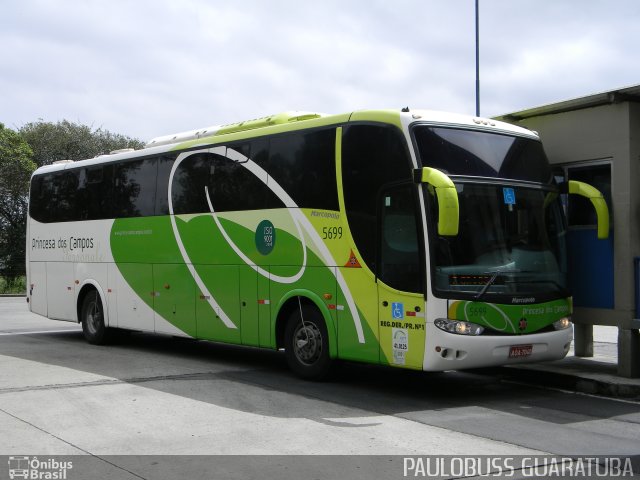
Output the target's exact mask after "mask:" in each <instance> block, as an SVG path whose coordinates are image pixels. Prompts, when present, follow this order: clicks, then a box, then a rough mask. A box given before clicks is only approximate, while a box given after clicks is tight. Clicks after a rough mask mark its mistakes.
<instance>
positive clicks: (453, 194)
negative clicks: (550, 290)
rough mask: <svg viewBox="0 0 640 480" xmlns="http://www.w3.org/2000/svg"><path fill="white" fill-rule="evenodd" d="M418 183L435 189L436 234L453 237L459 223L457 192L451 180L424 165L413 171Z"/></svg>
mask: <svg viewBox="0 0 640 480" xmlns="http://www.w3.org/2000/svg"><path fill="white" fill-rule="evenodd" d="M415 180H416V182H418V183H427V184H429V185H431V186H433V188H434V189H435V192H436V197H437V198H438V235H442V236H444V237H455V236H456V235H458V226H459V224H460V206H459V204H458V192H457V191H456V186H455V185H454V184H453V181H452V180H451V179H450V178H449V177H448V176H447V175H446V174H445V173H442V172H441V171H440V170H436V169H435V168H431V167H424V168H421V169H418V170H416V171H415Z"/></svg>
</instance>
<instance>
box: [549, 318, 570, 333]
mask: <svg viewBox="0 0 640 480" xmlns="http://www.w3.org/2000/svg"><path fill="white" fill-rule="evenodd" d="M570 326H571V317H562V318H561V319H560V320H558V321H557V322H553V328H555V329H556V330H565V329H567V328H569V327H570Z"/></svg>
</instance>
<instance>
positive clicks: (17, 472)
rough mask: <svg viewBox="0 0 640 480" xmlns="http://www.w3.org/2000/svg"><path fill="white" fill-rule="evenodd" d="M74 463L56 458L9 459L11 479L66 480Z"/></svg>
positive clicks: (16, 457)
mask: <svg viewBox="0 0 640 480" xmlns="http://www.w3.org/2000/svg"><path fill="white" fill-rule="evenodd" d="M72 468H73V462H63V461H60V460H56V459H54V458H47V459H46V460H39V459H38V457H18V456H13V457H9V478H10V479H11V480H13V479H14V478H24V479H34V480H65V479H67V478H68V477H67V472H68V470H71V469H72Z"/></svg>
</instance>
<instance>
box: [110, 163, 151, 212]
mask: <svg viewBox="0 0 640 480" xmlns="http://www.w3.org/2000/svg"><path fill="white" fill-rule="evenodd" d="M157 169H158V162H157V159H156V158H147V159H144V160H134V161H130V162H124V163H119V164H116V165H114V173H113V199H114V210H115V212H114V216H115V217H116V218H118V217H142V216H149V215H153V214H154V211H155V191H156V176H157Z"/></svg>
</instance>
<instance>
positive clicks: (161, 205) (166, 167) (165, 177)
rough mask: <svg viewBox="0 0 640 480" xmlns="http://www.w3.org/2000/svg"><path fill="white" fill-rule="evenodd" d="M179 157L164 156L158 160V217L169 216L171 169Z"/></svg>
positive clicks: (156, 211)
mask: <svg viewBox="0 0 640 480" xmlns="http://www.w3.org/2000/svg"><path fill="white" fill-rule="evenodd" d="M176 157H177V155H163V156H161V157H159V158H158V182H157V184H156V209H155V213H156V215H169V200H168V197H167V195H168V185H169V175H170V174H171V168H172V167H173V162H174V161H175V159H176Z"/></svg>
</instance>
